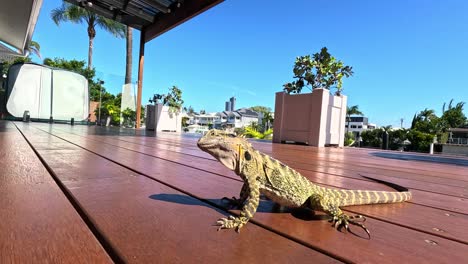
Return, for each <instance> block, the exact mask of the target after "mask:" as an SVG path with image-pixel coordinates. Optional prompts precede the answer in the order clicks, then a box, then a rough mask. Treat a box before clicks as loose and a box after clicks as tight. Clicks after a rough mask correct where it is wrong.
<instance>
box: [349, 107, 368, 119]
mask: <svg viewBox="0 0 468 264" xmlns="http://www.w3.org/2000/svg"><path fill="white" fill-rule="evenodd" d="M346 115H347V116H348V117H350V116H352V115H358V116H363V115H364V114H363V113H362V112H361V110H359V106H358V105H353V106H351V107H349V106H346Z"/></svg>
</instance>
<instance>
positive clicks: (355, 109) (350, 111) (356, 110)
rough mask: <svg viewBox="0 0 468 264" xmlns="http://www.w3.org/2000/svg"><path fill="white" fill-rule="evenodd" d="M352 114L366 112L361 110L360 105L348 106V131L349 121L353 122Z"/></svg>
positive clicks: (360, 114) (361, 114) (347, 129)
mask: <svg viewBox="0 0 468 264" xmlns="http://www.w3.org/2000/svg"><path fill="white" fill-rule="evenodd" d="M352 115H359V116H363V115H364V114H363V113H362V112H361V111H360V110H359V106H358V105H353V106H351V107H349V106H347V107H346V116H347V117H346V120H347V121H348V127H347V128H346V132H348V131H349V123H350V122H351V116H352Z"/></svg>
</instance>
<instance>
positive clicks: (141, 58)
mask: <svg viewBox="0 0 468 264" xmlns="http://www.w3.org/2000/svg"><path fill="white" fill-rule="evenodd" d="M138 61H139V63H138V93H137V103H136V107H137V109H136V128H140V123H141V120H140V116H141V95H142V91H143V66H144V61H145V29H144V28H143V29H142V30H141V31H140V56H139V60H138Z"/></svg>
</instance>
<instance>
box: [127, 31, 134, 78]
mask: <svg viewBox="0 0 468 264" xmlns="http://www.w3.org/2000/svg"><path fill="white" fill-rule="evenodd" d="M132 31H133V29H132V28H131V27H129V26H127V56H126V64H125V84H127V83H131V82H132V49H133V43H132V38H133V32H132Z"/></svg>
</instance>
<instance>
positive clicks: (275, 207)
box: [149, 193, 327, 221]
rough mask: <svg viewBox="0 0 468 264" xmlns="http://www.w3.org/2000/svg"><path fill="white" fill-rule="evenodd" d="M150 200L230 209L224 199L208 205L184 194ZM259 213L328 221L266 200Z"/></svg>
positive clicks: (157, 196)
mask: <svg viewBox="0 0 468 264" xmlns="http://www.w3.org/2000/svg"><path fill="white" fill-rule="evenodd" d="M149 198H150V199H153V200H157V201H163V202H170V203H177V204H184V205H194V206H206V207H209V208H210V209H215V210H217V211H218V208H216V207H213V205H211V204H216V205H217V206H221V207H223V208H225V209H226V210H227V209H228V208H229V203H228V202H227V201H226V200H223V199H205V201H207V202H208V203H207V202H204V201H201V200H198V199H196V198H194V197H191V196H188V195H184V194H173V193H160V194H153V195H150V196H149ZM210 203H211V204H210ZM257 212H259V213H289V214H291V215H292V216H293V217H295V218H298V219H301V220H304V221H312V220H324V219H327V218H326V216H325V215H316V214H315V213H314V211H312V210H309V209H306V208H289V207H284V206H280V205H279V204H277V203H274V202H272V201H270V200H267V199H264V198H262V199H261V200H260V204H259V205H258V209H257Z"/></svg>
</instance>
